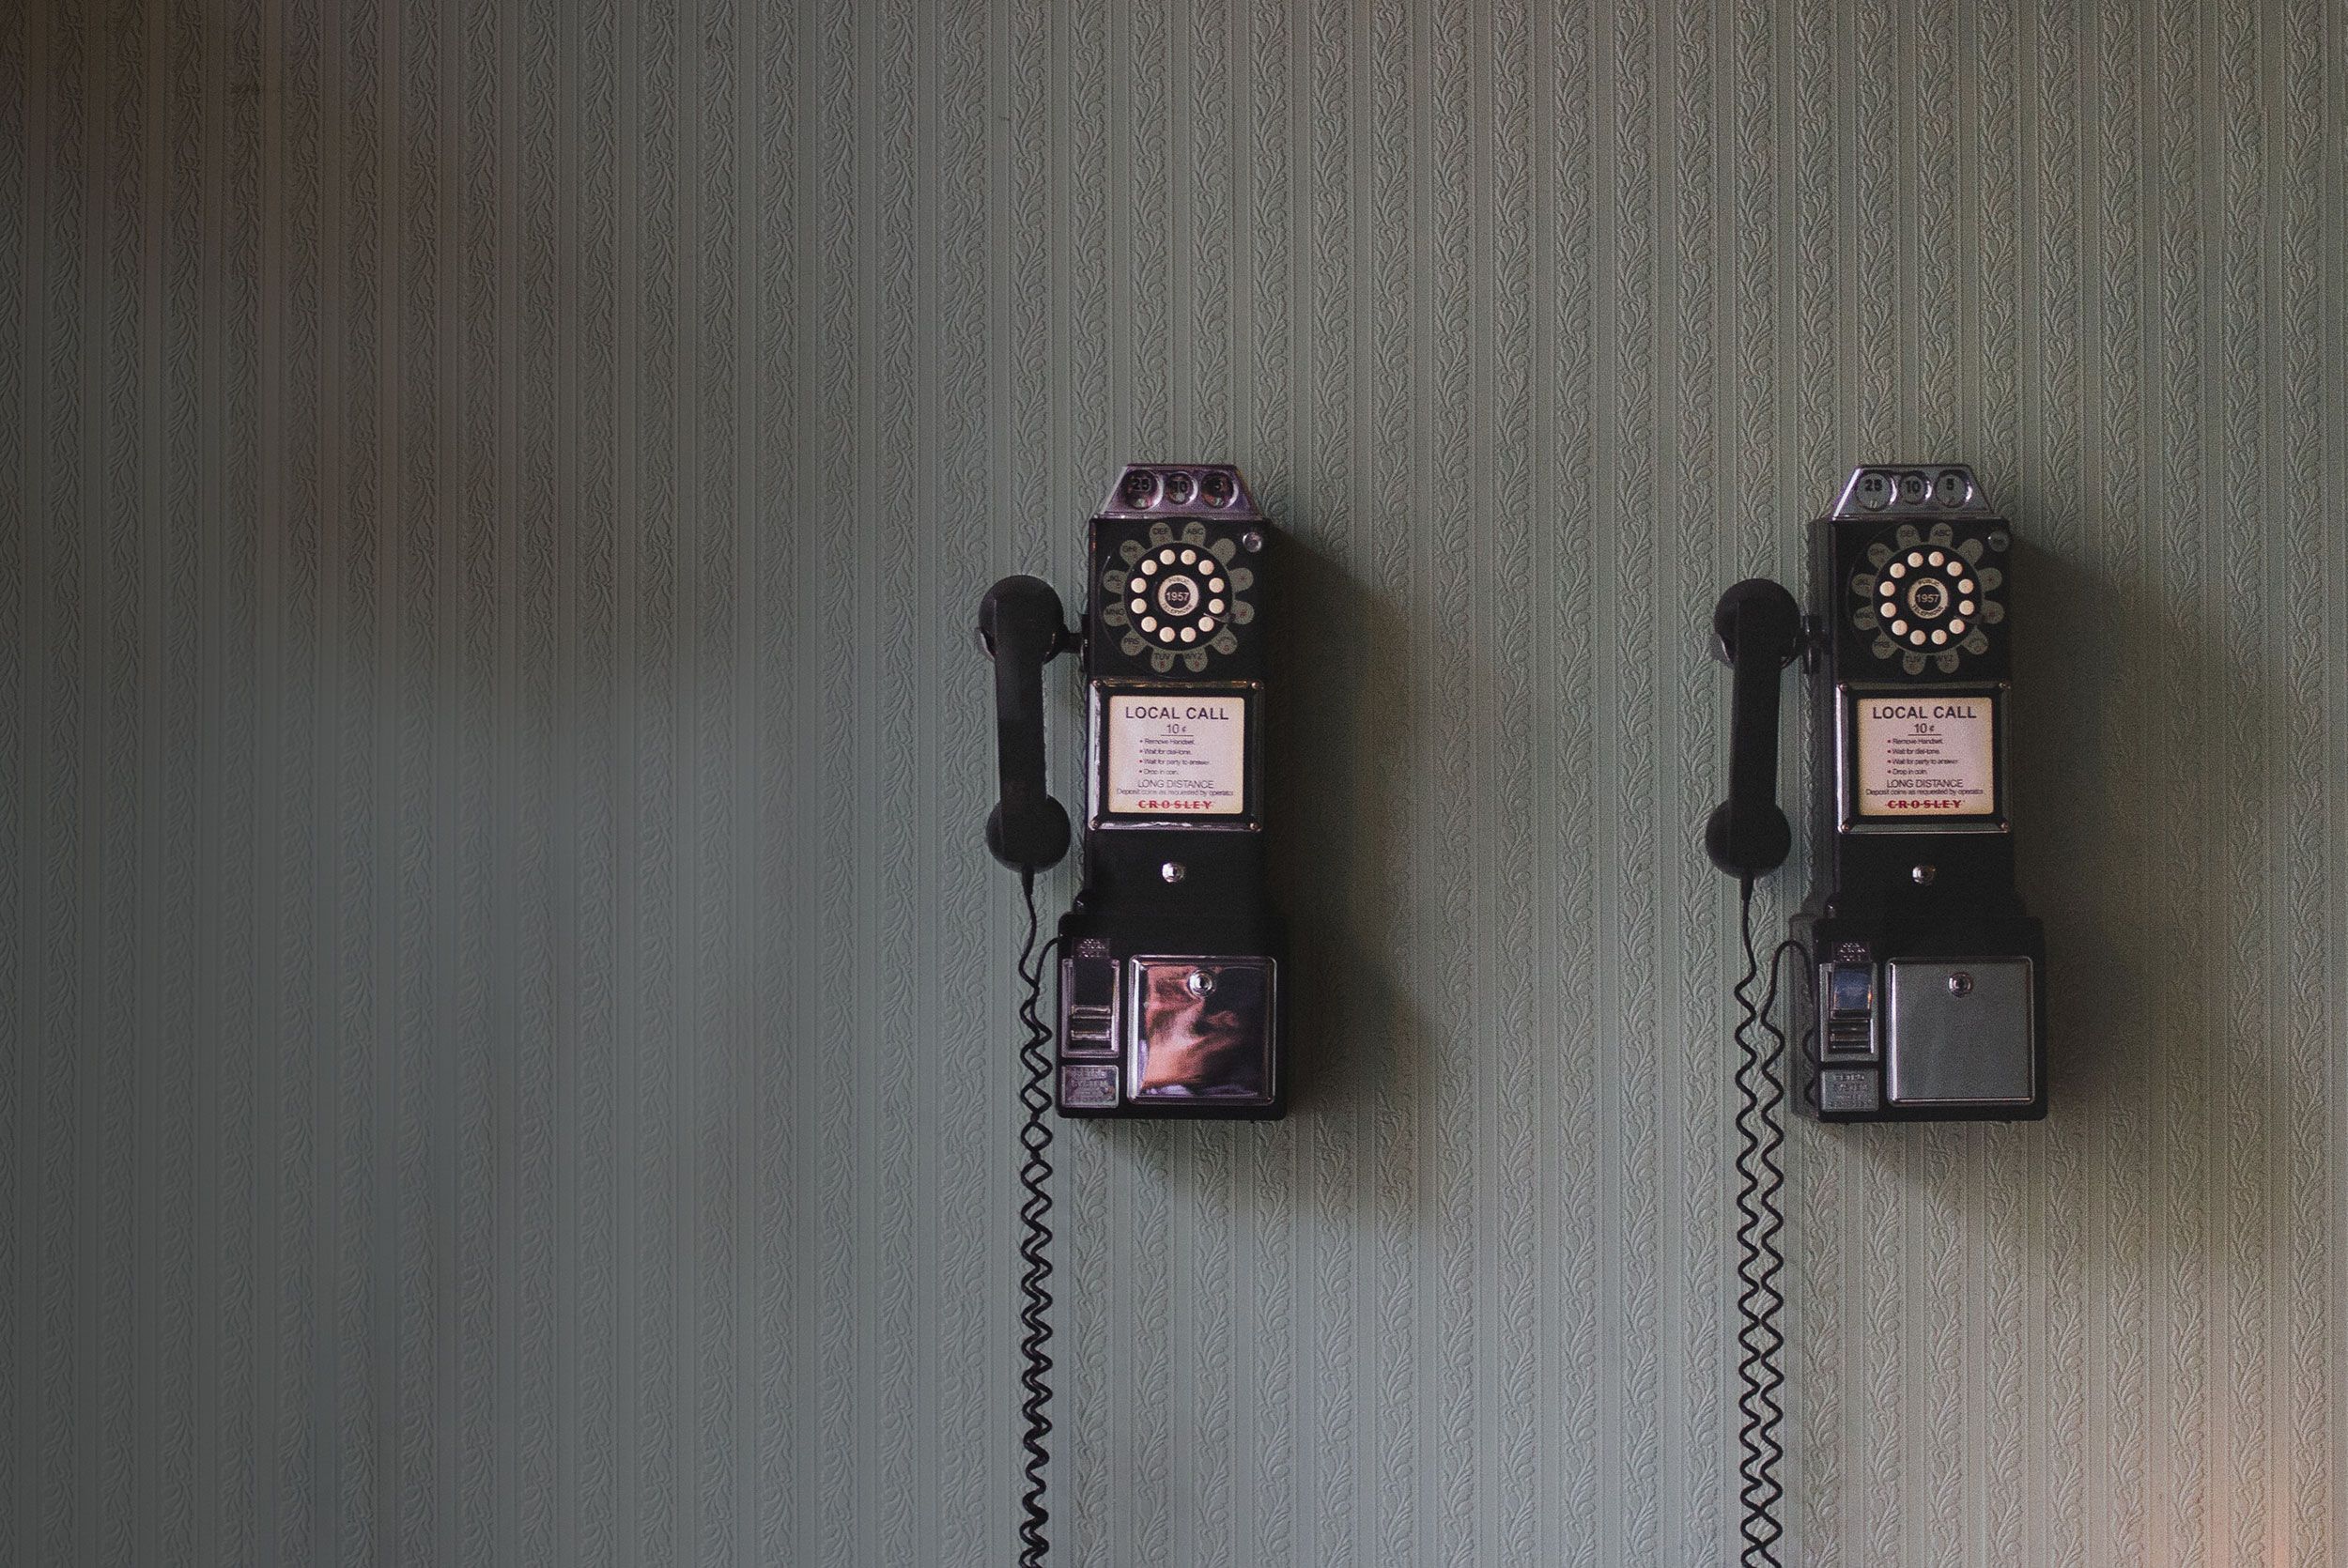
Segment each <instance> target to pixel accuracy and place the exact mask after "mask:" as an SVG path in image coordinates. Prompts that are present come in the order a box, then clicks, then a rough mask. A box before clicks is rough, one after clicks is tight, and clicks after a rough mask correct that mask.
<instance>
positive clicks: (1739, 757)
mask: <svg viewBox="0 0 2348 1568" xmlns="http://www.w3.org/2000/svg"><path fill="white" fill-rule="evenodd" d="M2013 545H2014V534H2013V529H2012V527H2011V525H2010V524H2008V523H2007V522H2006V520H2005V519H2004V518H2002V517H2000V516H1999V515H1997V514H1996V512H1995V511H1994V510H1993V509H1992V508H1991V507H1990V506H1989V504H1988V502H1987V500H1985V498H1984V497H1983V495H1982V493H1981V490H1980V487H1979V486H1978V485H1977V484H1974V482H1973V477H1972V474H1971V473H1970V471H1969V470H1968V469H1963V468H1958V467H1954V466H1949V465H1940V466H1936V467H1929V468H1927V467H1887V468H1873V467H1870V468H1862V469H1858V470H1856V471H1855V472H1853V473H1852V475H1851V476H1850V479H1849V481H1848V482H1847V483H1846V484H1845V485H1844V486H1843V492H1842V495H1841V496H1840V497H1839V498H1838V499H1837V500H1836V502H1835V504H1834V508H1833V510H1832V511H1831V513H1830V514H1829V515H1827V516H1824V517H1821V518H1819V519H1818V520H1817V521H1816V522H1815V524H1813V525H1812V529H1811V583H1810V588H1811V601H1812V605H1813V607H1814V610H1813V613H1812V614H1811V615H1810V616H1809V617H1808V618H1804V617H1803V616H1802V615H1801V614H1800V611H1798V610H1797V609H1796V607H1795V606H1794V602H1793V599H1792V596H1791V595H1790V594H1788V593H1787V592H1786V591H1785V590H1784V588H1782V587H1780V586H1779V585H1778V584H1777V583H1775V582H1772V581H1770V580H1769V579H1768V578H1762V577H1756V578H1753V579H1751V580H1749V581H1746V582H1740V583H1738V584H1737V585H1736V586H1735V587H1734V588H1731V589H1730V590H1729V591H1728V592H1726V593H1724V594H1722V597H1721V602H1720V605H1719V607H1718V608H1717V609H1716V610H1715V611H1714V615H1713V631H1714V634H1715V637H1716V638H1717V639H1718V643H1719V653H1720V656H1721V658H1722V660H1723V661H1724V662H1726V663H1728V664H1730V665H1731V666H1732V667H1733V668H1734V669H1735V671H1736V676H1735V698H1734V701H1735V709H1734V714H1733V719H1732V741H1731V755H1730V761H1729V769H1730V789H1729V798H1728V799H1727V800H1726V801H1725V802H1724V803H1722V806H1721V807H1720V808H1719V809H1718V810H1716V811H1715V812H1714V813H1713V814H1712V818H1711V820H1710V822H1707V825H1706V832H1705V845H1706V848H1707V851H1708V852H1709V853H1710V854H1711V856H1712V859H1713V861H1714V863H1715V864H1717V865H1718V866H1719V867H1720V868H1721V869H1722V870H1724V871H1727V872H1729V873H1730V874H1731V875H1733V876H1737V877H1738V878H1740V879H1742V880H1744V881H1745V882H1747V883H1750V882H1751V881H1752V880H1753V879H1754V878H1756V877H1759V876H1762V875H1764V874H1766V873H1767V872H1769V871H1770V870H1772V869H1775V868H1776V867H1777V866H1778V865H1779V864H1780V863H1781V862H1783V861H1784V858H1785V854H1786V852H1787V850H1788V848H1790V845H1791V840H1792V835H1791V833H1790V831H1789V830H1788V827H1787V824H1786V822H1785V818H1784V813H1782V812H1781V811H1779V810H1778V807H1777V805H1776V801H1775V799H1774V795H1775V790H1774V787H1773V782H1774V779H1775V776H1776V766H1777V760H1776V749H1777V747H1776V730H1777V683H1778V671H1779V670H1780V669H1783V668H1784V666H1785V665H1787V664H1789V663H1792V662H1794V661H1795V660H1796V659H1797V658H1799V659H1800V660H1801V661H1802V665H1803V669H1804V678H1805V681H1806V684H1808V686H1809V689H1810V694H1811V700H1812V702H1813V704H1814V709H1815V713H1816V715H1817V716H1818V720H1819V722H1818V723H1817V725H1816V726H1815V746H1813V748H1812V753H1811V766H1810V808H1811V814H1812V819H1813V822H1814V823H1815V829H1816V832H1815V843H1816V846H1817V851H1816V855H1815V860H1814V863H1813V866H1812V871H1811V884H1810V894H1809V897H1808V899H1806V900H1805V901H1804V902H1803V904H1802V906H1801V910H1800V914H1798V915H1796V916H1795V917H1794V923H1793V928H1794V929H1793V934H1794V939H1795V942H1796V944H1797V945H1798V947H1799V949H1800V952H1801V953H1802V954H1803V955H1804V958H1805V961H1806V965H1807V970H1808V973H1807V976H1806V977H1805V981H1804V983H1803V984H1802V985H1800V986H1799V987H1797V988H1796V991H1795V1022H1796V1031H1795V1037H1794V1038H1796V1039H1797V1040H1798V1041H1799V1042H1800V1048H1799V1050H1798V1051H1797V1053H1796V1057H1795V1073H1796V1082H1795V1084H1794V1089H1795V1093H1794V1102H1795V1104H1796V1105H1797V1106H1798V1107H1799V1108H1800V1110H1801V1111H1803V1112H1804V1113H1805V1114H1807V1115H1813V1116H1816V1117H1818V1118H1820V1119H1821V1120H1825V1121H1835V1122H1850V1121H1924V1120H1947V1119H1952V1118H1961V1119H1983V1118H1991V1119H2002V1120H2019V1119H2030V1118H2035V1117H2041V1116H2044V1115H2046V1114H2047V1071H2046V1060H2047V1046H2046V1026H2045V1020H2046V986H2045V971H2046V940H2045V936H2044V934H2043V932H2042V930H2041V928H2040V925H2039V922H2038V921H2037V920H2035V919H2033V918H2032V917H2031V915H2028V914H2027V913H2025V912H2024V910H2023V908H2022V902H2021V898H2020V895H2019V894H2018V893H2017V892H2016V889H2015V885H2014V837H2013V826H2014V823H2013V815H2012V795H2011V786H2010V773H2011V769H2010V759H2009V750H2010V748H2009V745H2008V736H2009V732H2010V722H2011V708H2012V701H2013V696H2012V693H2013V684H2014V662H2013V651H2012V648H2011V646H2010V639H2009V635H2008V629H2009V626H2010V624H2011V623H2010V622H2009V620H2008V618H2007V613H2006V612H2007V608H2008V606H2009V604H2010V603H2011V598H2010V595H2011V592H2012V576H2013V553H2014V551H2013Z"/></svg>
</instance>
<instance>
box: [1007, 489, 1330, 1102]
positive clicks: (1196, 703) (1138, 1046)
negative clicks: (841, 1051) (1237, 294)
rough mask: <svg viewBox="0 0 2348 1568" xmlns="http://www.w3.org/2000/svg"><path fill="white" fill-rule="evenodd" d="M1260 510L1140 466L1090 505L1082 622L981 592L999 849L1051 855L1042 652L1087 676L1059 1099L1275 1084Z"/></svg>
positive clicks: (1016, 855)
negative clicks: (1095, 509) (993, 724)
mask: <svg viewBox="0 0 2348 1568" xmlns="http://www.w3.org/2000/svg"><path fill="white" fill-rule="evenodd" d="M1271 533H1272V530H1271V527H1270V525H1269V524H1268V523H1267V522H1266V520H1265V518H1264V516H1263V515H1262V514H1261V513H1260V512H1259V511H1258V510H1257V508H1256V503H1255V500H1254V498H1253V497H1251V496H1250V495H1249V494H1248V492H1247V486H1246V484H1245V483H1244V481H1243V480H1242V479H1241V478H1240V474H1239V470H1238V469H1233V468H1229V467H1228V466H1223V465H1202V464H1190V465H1166V464H1155V463H1151V464H1135V465H1133V466H1130V467H1128V468H1126V469H1124V470H1123V471H1122V472H1120V474H1119V475H1118V476H1117V479H1116V482H1115V483H1114V484H1112V485H1111V486H1110V488H1109V495H1108V499H1107V500H1105V501H1104V502H1103V503H1102V506H1101V510H1100V512H1099V513H1098V514H1097V515H1095V516H1094V517H1093V518H1092V521H1091V524H1090V526H1089V548H1088V549H1087V551H1086V557H1087V576H1088V584H1087V587H1088V594H1087V597H1088V600H1089V604H1088V607H1087V609H1086V613H1085V617H1084V625H1083V629H1082V630H1081V632H1078V633H1074V634H1071V633H1069V632H1066V631H1065V630H1063V629H1062V627H1061V625H1060V607H1059V599H1058V595H1056V594H1055V593H1053V592H1052V590H1051V589H1050V588H1049V587H1047V586H1046V585H1045V584H1043V583H1042V582H1040V581H1038V580H1037V579H1036V578H1034V577H1026V576H1020V577H1006V578H1005V579H1004V580H1003V581H1001V582H999V583H996V585H995V587H994V588H993V589H992V590H990V591H989V592H988V593H987V596H986V599H985V601H984V602H983V603H982V604H981V606H980V608H979V632H980V637H981V640H982V642H983V643H984V644H985V646H986V647H987V649H988V651H989V652H990V653H991V654H992V655H993V657H994V659H995V671H996V715H997V726H998V729H997V744H998V748H999V755H1000V762H1001V771H1002V799H1001V802H1000V803H999V804H998V805H997V806H996V808H995V812H994V814H993V815H992V816H991V817H990V818H989V819H988V822H987V843H988V847H989V848H991V849H993V850H994V852H995V854H996V858H997V859H999V860H1001V861H1002V862H1003V863H1004V864H1006V865H1008V866H1011V867H1012V868H1013V869H1017V870H1021V871H1024V872H1028V873H1032V872H1034V871H1036V870H1040V869H1043V867H1045V866H1048V865H1051V864H1052V863H1054V862H1056V861H1057V860H1058V858H1059V856H1060V853H1062V852H1063V851H1064V850H1065V848H1066V845H1067V842H1068V823H1067V817H1066V814H1065V813H1064V812H1062V811H1061V810H1060V807H1059V806H1058V803H1056V802H1055V801H1053V800H1052V799H1051V797H1050V796H1049V795H1048V794H1046V793H1045V792H1044V790H1043V699H1042V669H1043V663H1044V661H1046V660H1048V659H1049V658H1050V657H1051V656H1052V654H1053V653H1056V652H1058V650H1059V649H1060V648H1062V647H1065V646H1068V645H1071V644H1072V643H1073V644H1074V646H1076V647H1078V648H1079V649H1080V650H1081V653H1082V658H1083V664H1084V674H1085V720H1086V723H1085V729H1086V746H1085V809H1084V832H1083V835H1082V860H1083V866H1082V870H1083V882H1082V886H1081V888H1080V890H1079V891H1078V893H1077V895H1076V899H1075V902H1074V906H1073V907H1072V908H1070V910H1069V911H1068V913H1067V914H1066V915H1064V916H1062V917H1061V919H1060V922H1059V937H1058V948H1059V989H1060V994H1059V1008H1058V1019H1057V1027H1056V1028H1055V1029H1054V1030H1053V1036H1054V1038H1055V1041H1056V1052H1055V1060H1054V1070H1053V1074H1052V1086H1053V1097H1054V1099H1055V1101H1056V1103H1057V1105H1058V1109H1059V1112H1060V1114H1061V1115H1067V1116H1217V1117H1245V1118H1263V1117H1270V1116H1277V1115H1280V1113H1281V1110H1282V1104H1283V1095H1282V1090H1283V1083H1282V1079H1283V1065H1284V1064H1283V1062H1282V1060H1281V1057H1282V1052H1281V1044H1282V1034H1283V1030H1282V1027H1281V1023H1282V1017H1283V1011H1284V1000H1283V997H1282V994H1281V984H1280V980H1281V975H1280V969H1281V949H1282V930H1281V925H1280V921H1279V918H1278V916H1277V915H1275V914H1274V911H1273V909H1272V906H1271V901H1270V898H1269V895H1268V891H1267V888H1266V885H1265V882H1266V869H1265V854H1264V802H1263V737H1264V732H1265V725H1266V722H1267V718H1266V714H1265V694H1264V675H1265V669H1266V660H1265V657H1264V646H1263V643H1264V638H1263V621H1262V619H1261V616H1260V614H1259V611H1260V609H1261V606H1262V598H1261V595H1262V592H1263V588H1264V584H1263V580H1262V578H1261V576H1260V572H1261V568H1262V565H1263V561H1264V557H1265V555H1266V553H1267V550H1268V547H1269V545H1270V542H1271Z"/></svg>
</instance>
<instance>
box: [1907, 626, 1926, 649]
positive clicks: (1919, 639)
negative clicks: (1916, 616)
mask: <svg viewBox="0 0 2348 1568" xmlns="http://www.w3.org/2000/svg"><path fill="white" fill-rule="evenodd" d="M1908 641H1910V642H1912V643H1914V644H1915V645H1916V646H1917V647H1919V648H1921V647H1923V643H1924V629H1923V627H1922V626H1919V627H1917V628H1916V629H1915V630H1914V631H1912V632H1910V633H1908Z"/></svg>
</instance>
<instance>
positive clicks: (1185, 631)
mask: <svg viewBox="0 0 2348 1568" xmlns="http://www.w3.org/2000/svg"><path fill="white" fill-rule="evenodd" d="M1182 640H1183V641H1184V642H1196V641H1197V640H1198V628H1197V627H1196V626H1184V627H1183V628H1182Z"/></svg>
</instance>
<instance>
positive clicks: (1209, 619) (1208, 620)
mask: <svg viewBox="0 0 2348 1568" xmlns="http://www.w3.org/2000/svg"><path fill="white" fill-rule="evenodd" d="M1216 608H1218V609H1219V608H1221V606H1219V605H1218V606H1217V607H1216ZM1198 629H1199V630H1200V631H1202V632H1211V631H1213V630H1214V617H1213V616H1212V615H1202V616H1200V617H1199V618H1198Z"/></svg>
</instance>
